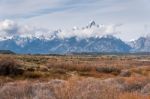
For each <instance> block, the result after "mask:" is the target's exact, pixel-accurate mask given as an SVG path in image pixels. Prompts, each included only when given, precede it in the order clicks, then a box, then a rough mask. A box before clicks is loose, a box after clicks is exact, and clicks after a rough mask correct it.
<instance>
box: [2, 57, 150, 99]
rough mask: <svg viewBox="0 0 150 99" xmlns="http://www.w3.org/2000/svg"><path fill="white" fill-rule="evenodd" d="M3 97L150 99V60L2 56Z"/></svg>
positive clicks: (31, 98) (38, 98)
mask: <svg viewBox="0 0 150 99" xmlns="http://www.w3.org/2000/svg"><path fill="white" fill-rule="evenodd" d="M0 96H1V97H0V99H150V57H149V56H105V55H103V56H94V57H93V56H46V55H45V56H40V55H36V56H35V55H0Z"/></svg>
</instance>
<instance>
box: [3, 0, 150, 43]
mask: <svg viewBox="0 0 150 99" xmlns="http://www.w3.org/2000/svg"><path fill="white" fill-rule="evenodd" d="M91 20H94V21H95V22H96V23H97V24H101V25H105V31H103V33H102V34H104V32H106V31H108V29H109V32H117V33H114V34H115V36H117V37H119V38H121V39H122V40H124V41H129V40H133V39H137V38H138V37H140V36H146V35H149V33H150V1H149V0H0V35H1V36H2V35H5V34H6V33H5V32H7V35H12V34H17V35H21V33H26V32H29V31H30V34H34V31H39V30H40V33H42V32H43V33H44V32H45V31H50V30H57V29H63V30H65V31H67V32H63V35H70V34H71V32H70V34H69V33H68V31H69V29H72V28H73V27H74V26H77V27H84V26H86V25H87V24H88V23H89V22H90V21H91ZM110 27H111V30H110ZM114 30H115V31H114ZM45 33H49V32H45ZM82 33H84V34H83V35H87V33H85V32H82ZM106 34H107V33H106ZM91 35H93V34H91ZM95 35H101V33H97V34H95Z"/></svg>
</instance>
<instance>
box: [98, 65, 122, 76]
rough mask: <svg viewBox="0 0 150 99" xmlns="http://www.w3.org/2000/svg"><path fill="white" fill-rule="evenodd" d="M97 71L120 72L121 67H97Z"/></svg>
mask: <svg viewBox="0 0 150 99" xmlns="http://www.w3.org/2000/svg"><path fill="white" fill-rule="evenodd" d="M96 71H97V72H101V73H117V74H118V73H120V72H121V70H120V69H119V68H116V67H107V66H106V67H96Z"/></svg>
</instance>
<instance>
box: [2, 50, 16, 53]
mask: <svg viewBox="0 0 150 99" xmlns="http://www.w3.org/2000/svg"><path fill="white" fill-rule="evenodd" d="M0 54H15V53H14V52H13V51H10V50H0Z"/></svg>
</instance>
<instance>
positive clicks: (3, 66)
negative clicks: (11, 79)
mask: <svg viewBox="0 0 150 99" xmlns="http://www.w3.org/2000/svg"><path fill="white" fill-rule="evenodd" d="M23 72H24V69H23V68H21V65H20V64H18V63H17V62H16V61H15V60H13V59H11V58H3V59H1V60H0V75H21V74H23Z"/></svg>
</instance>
